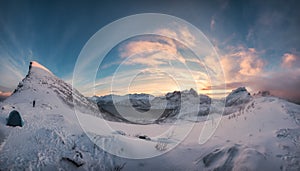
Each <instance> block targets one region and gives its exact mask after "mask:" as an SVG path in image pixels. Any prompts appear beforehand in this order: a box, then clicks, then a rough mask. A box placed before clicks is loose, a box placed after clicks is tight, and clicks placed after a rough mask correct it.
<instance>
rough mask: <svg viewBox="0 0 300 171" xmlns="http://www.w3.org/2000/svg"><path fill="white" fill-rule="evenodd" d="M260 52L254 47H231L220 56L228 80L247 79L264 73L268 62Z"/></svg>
mask: <svg viewBox="0 0 300 171" xmlns="http://www.w3.org/2000/svg"><path fill="white" fill-rule="evenodd" d="M259 54H260V53H259V52H257V51H256V49H254V48H246V47H243V46H238V47H231V48H230V51H229V52H228V53H227V54H225V55H223V56H221V58H220V62H221V65H222V67H223V71H224V74H225V78H226V82H235V81H236V80H239V81H247V80H248V79H250V78H251V77H253V76H256V75H258V74H263V73H264V67H265V65H266V62H265V61H264V60H263V59H262V58H260V57H259Z"/></svg>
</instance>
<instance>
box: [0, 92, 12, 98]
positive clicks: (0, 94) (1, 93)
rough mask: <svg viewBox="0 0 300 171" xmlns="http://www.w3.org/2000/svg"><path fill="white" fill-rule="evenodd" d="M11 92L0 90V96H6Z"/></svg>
mask: <svg viewBox="0 0 300 171" xmlns="http://www.w3.org/2000/svg"><path fill="white" fill-rule="evenodd" d="M11 94H12V92H2V91H0V97H8V96H10V95H11Z"/></svg>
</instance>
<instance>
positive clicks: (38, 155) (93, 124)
mask: <svg viewBox="0 0 300 171" xmlns="http://www.w3.org/2000/svg"><path fill="white" fill-rule="evenodd" d="M30 66H31V67H30V70H29V73H28V75H27V76H26V77H25V78H24V79H23V80H22V81H21V83H20V84H19V86H18V88H17V89H16V91H15V92H14V93H13V95H12V96H11V97H9V98H7V99H6V100H5V101H4V102H1V103H0V170H272V171H273V170H299V169H300V166H299V163H300V143H299V142H300V133H299V132H300V126H299V125H300V106H299V105H296V104H293V103H290V102H287V101H285V100H283V99H279V98H277V97H273V96H251V95H249V94H248V92H247V91H245V90H246V89H245V88H239V89H237V90H234V91H233V92H232V93H231V94H229V96H228V98H227V100H226V104H227V105H226V107H225V112H227V113H226V115H224V116H223V118H222V120H221V122H220V123H219V124H218V123H217V122H216V118H215V117H216V115H214V111H215V109H210V115H208V116H202V115H200V114H198V111H199V110H201V105H203V106H206V105H207V106H209V104H211V103H212V102H211V99H210V98H209V97H206V96H203V95H197V93H195V92H194V91H193V90H188V91H182V92H173V93H168V94H167V95H166V96H162V97H151V98H146V96H144V95H136V96H131V97H130V98H131V99H139V100H138V101H136V103H135V105H139V106H147V105H148V104H147V100H149V99H150V100H149V103H150V104H151V106H154V107H157V108H161V107H162V106H164V107H166V106H167V107H168V108H169V109H174V108H176V107H177V106H178V102H179V101H180V103H181V105H180V110H181V113H182V115H181V117H183V118H185V117H186V118H189V117H192V116H194V115H195V114H196V115H197V117H198V118H199V119H198V120H197V121H199V122H196V123H195V122H194V121H190V120H189V119H180V118H179V119H178V120H177V122H176V123H172V122H167V123H165V122H158V123H157V122H156V123H154V124H148V125H138V124H128V123H124V122H111V121H107V120H104V119H102V118H101V117H99V116H98V114H99V113H97V114H95V113H94V111H95V110H96V109H97V107H95V103H93V102H91V100H87V99H86V98H85V97H83V96H82V95H81V94H80V93H79V92H77V91H72V88H71V86H70V85H68V84H67V83H65V82H63V81H62V80H60V79H59V78H57V77H56V76H54V75H53V74H52V73H51V72H50V71H49V70H48V69H47V68H45V67H43V66H41V65H40V64H38V63H36V62H33V63H31V65H30ZM71 93H73V95H74V96H72V94H71ZM74 93H75V94H74ZM179 97H180V98H179ZM105 98H108V99H109V97H105ZM117 99H118V98H117ZM123 100H124V99H123ZM123 100H120V101H119V103H120V104H127V102H128V101H123ZM33 101H35V106H34V107H33ZM105 101H106V102H109V100H107V99H106V100H105ZM73 102H74V103H73ZM125 102H126V103H125ZM129 102H130V100H129ZM130 103H132V102H130ZM197 104H200V109H199V106H197ZM74 105H75V107H76V106H77V105H78V106H79V107H78V108H77V107H76V108H74ZM195 106H197V107H195ZM219 107H220V108H222V106H219ZM223 107H224V106H223ZM205 108H206V107H205ZM74 109H78V110H77V112H76V113H75V112H74ZM142 109H143V108H142ZM12 110H17V111H19V113H20V115H21V117H22V119H23V120H24V126H23V127H10V126H6V118H7V117H8V115H9V113H10V112H11V111H12ZM140 110H141V108H140ZM95 115H97V116H95ZM216 124H217V129H216V131H215V132H214V134H212V136H211V138H210V139H209V140H208V141H207V142H206V143H204V144H199V143H198V142H199V136H200V133H201V131H202V130H204V128H205V127H207V126H209V125H216ZM107 125H109V127H110V128H109V129H107ZM190 127H191V128H192V130H191V132H187V133H186V137H184V140H183V141H181V138H182V137H181V135H182V131H183V130H185V128H190ZM94 143H95V144H94ZM101 144H102V145H103V146H105V147H106V150H108V152H112V153H113V154H114V155H111V154H109V153H108V152H106V151H104V150H102V148H100V146H99V145H101ZM173 147H174V148H173ZM167 151H168V153H165V154H163V155H159V156H157V157H153V158H147V159H139V160H135V159H126V158H122V157H117V156H128V154H131V155H135V154H140V153H144V152H146V153H145V154H162V153H164V152H167Z"/></svg>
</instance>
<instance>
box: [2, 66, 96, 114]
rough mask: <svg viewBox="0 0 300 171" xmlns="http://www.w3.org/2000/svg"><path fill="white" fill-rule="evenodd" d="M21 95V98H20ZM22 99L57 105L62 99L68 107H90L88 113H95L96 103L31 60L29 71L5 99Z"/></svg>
mask: <svg viewBox="0 0 300 171" xmlns="http://www.w3.org/2000/svg"><path fill="white" fill-rule="evenodd" d="M20 97H22V98H20ZM15 98H17V99H19V100H20V99H22V100H23V101H24V102H30V101H31V102H32V101H33V100H35V101H39V102H43V104H46V105H48V104H52V105H53V104H54V103H57V104H54V105H57V106H58V105H59V104H60V103H61V102H60V101H63V102H64V103H65V104H67V106H68V108H73V107H74V106H76V108H84V110H85V111H88V110H86V109H90V110H89V111H91V112H89V113H97V111H98V108H97V106H96V104H94V103H92V102H90V101H89V100H88V99H86V98H85V97H84V96H83V95H82V94H81V93H79V92H78V91H77V90H76V89H73V88H72V85H70V84H68V83H66V82H64V81H63V80H61V79H60V78H58V77H56V76H55V75H54V74H52V72H51V71H50V70H49V69H47V68H46V67H44V66H43V65H41V64H39V63H38V62H35V61H32V62H30V65H29V71H28V74H27V75H26V77H25V78H24V79H23V80H22V81H21V82H20V83H19V85H18V87H17V88H16V89H15V91H14V93H13V95H12V96H11V97H10V98H8V99H7V100H8V101H10V100H12V99H15Z"/></svg>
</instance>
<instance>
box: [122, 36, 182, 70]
mask: <svg viewBox="0 0 300 171" xmlns="http://www.w3.org/2000/svg"><path fill="white" fill-rule="evenodd" d="M159 39H160V40H163V41H164V43H162V42H158V41H155V42H153V41H148V40H139V41H132V42H129V43H127V44H126V45H124V47H123V48H121V50H120V56H121V58H127V59H126V60H125V61H124V64H128V65H130V64H144V65H148V66H157V65H160V64H166V63H168V62H169V61H180V62H181V63H185V58H184V57H183V56H182V55H181V54H180V53H179V52H178V47H177V46H178V45H177V44H175V42H174V40H172V39H169V38H165V37H160V38H159Z"/></svg>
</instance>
